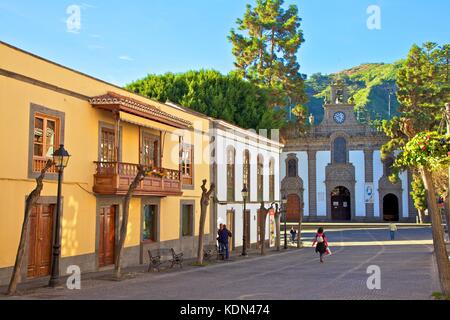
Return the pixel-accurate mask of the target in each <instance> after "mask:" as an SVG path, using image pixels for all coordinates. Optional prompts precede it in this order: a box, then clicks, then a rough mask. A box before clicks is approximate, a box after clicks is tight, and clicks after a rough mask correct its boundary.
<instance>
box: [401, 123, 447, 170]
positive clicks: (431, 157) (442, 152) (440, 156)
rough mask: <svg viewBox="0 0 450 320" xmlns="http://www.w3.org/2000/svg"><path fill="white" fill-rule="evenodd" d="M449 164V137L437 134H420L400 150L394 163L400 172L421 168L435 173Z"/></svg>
mask: <svg viewBox="0 0 450 320" xmlns="http://www.w3.org/2000/svg"><path fill="white" fill-rule="evenodd" d="M449 164H450V135H442V134H439V133H437V132H420V133H418V134H417V135H416V136H415V137H414V138H412V139H411V140H410V141H408V143H406V145H405V146H404V147H403V148H402V151H401V152H400V154H399V155H398V156H397V159H396V160H395V163H394V168H395V169H397V170H399V171H401V170H404V169H406V168H423V167H426V168H428V169H429V170H430V171H435V170H438V169H440V168H441V167H443V166H448V165H449Z"/></svg>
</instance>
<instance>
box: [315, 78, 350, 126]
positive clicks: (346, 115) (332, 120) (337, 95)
mask: <svg viewBox="0 0 450 320" xmlns="http://www.w3.org/2000/svg"><path fill="white" fill-rule="evenodd" d="M328 98H329V99H328ZM323 108H324V113H325V114H324V119H323V122H322V125H326V126H332V127H343V126H344V127H348V126H354V125H357V124H358V121H357V120H356V117H355V113H354V109H355V105H354V103H353V99H352V98H350V97H349V92H348V88H347V86H346V84H345V83H344V81H343V80H337V81H335V82H334V83H333V84H332V85H331V94H330V97H327V98H325V104H324V106H323Z"/></svg>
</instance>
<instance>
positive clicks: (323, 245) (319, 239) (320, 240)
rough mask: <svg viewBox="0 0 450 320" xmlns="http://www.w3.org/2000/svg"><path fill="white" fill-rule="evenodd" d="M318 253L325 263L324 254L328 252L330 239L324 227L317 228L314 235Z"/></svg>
mask: <svg viewBox="0 0 450 320" xmlns="http://www.w3.org/2000/svg"><path fill="white" fill-rule="evenodd" d="M316 243H317V246H316V253H319V254H320V262H321V263H323V255H324V254H325V253H326V252H327V247H328V241H327V237H326V236H325V233H324V232H323V228H319V230H317V234H316V236H315V237H314V241H313V245H312V246H313V247H314V246H315V245H316Z"/></svg>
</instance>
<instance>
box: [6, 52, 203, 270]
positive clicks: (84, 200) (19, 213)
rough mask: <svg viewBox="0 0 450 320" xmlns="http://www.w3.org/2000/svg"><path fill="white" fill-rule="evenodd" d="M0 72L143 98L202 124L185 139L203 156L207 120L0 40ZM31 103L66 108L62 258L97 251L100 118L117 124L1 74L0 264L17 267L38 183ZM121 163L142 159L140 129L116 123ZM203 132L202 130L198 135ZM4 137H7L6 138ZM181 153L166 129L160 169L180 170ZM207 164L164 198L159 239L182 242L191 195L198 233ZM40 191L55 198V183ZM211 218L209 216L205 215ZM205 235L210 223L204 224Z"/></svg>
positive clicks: (136, 210)
mask: <svg viewBox="0 0 450 320" xmlns="http://www.w3.org/2000/svg"><path fill="white" fill-rule="evenodd" d="M0 69H4V70H8V71H11V72H15V73H18V74H21V75H25V76H27V77H30V78H34V79H37V80H40V81H43V82H46V83H49V84H51V85H54V86H57V87H60V88H64V89H67V90H71V91H74V92H77V93H78V94H82V95H86V96H89V97H93V96H97V95H102V94H105V93H107V92H108V91H113V92H116V93H118V94H121V95H127V96H130V97H133V98H134V99H137V100H140V101H142V102H144V103H148V104H152V105H153V106H155V107H157V108H159V109H161V110H163V111H165V112H167V113H170V114H172V115H175V116H178V117H180V118H184V119H186V120H188V121H191V122H195V123H200V128H199V129H198V130H199V131H189V132H186V134H185V135H186V136H185V138H184V139H185V140H187V141H190V140H192V141H195V155H194V157H195V159H196V160H197V161H198V160H201V159H202V158H203V152H204V148H206V149H208V139H203V135H204V134H203V133H207V131H208V129H209V121H208V119H207V118H204V117H198V116H196V115H193V114H190V113H187V112H184V111H182V110H178V109H175V108H172V107H170V106H167V105H165V104H161V103H157V102H154V101H151V100H148V99H145V98H142V97H139V96H136V95H134V94H131V93H128V92H127V91H125V90H122V89H120V88H116V87H114V86H112V85H110V84H107V83H104V82H101V81H99V80H95V79H93V78H90V77H87V76H84V75H81V74H79V73H76V72H74V71H71V70H67V69H65V68H63V67H60V66H56V65H54V64H52V63H49V62H46V61H43V60H41V59H39V58H36V57H33V56H31V55H29V54H26V53H23V52H21V51H19V50H16V49H14V48H11V47H9V46H7V45H5V44H2V43H0ZM30 103H34V104H37V105H41V106H44V107H46V108H49V109H53V110H58V111H61V112H64V113H65V145H66V148H67V149H68V150H69V152H70V153H71V155H72V157H71V159H70V162H69V166H68V167H67V168H66V170H65V175H64V185H63V196H64V203H63V220H62V226H63V230H62V256H63V257H68V256H77V255H83V254H89V253H94V252H95V241H96V239H95V232H96V197H95V195H94V194H93V193H92V187H93V175H94V171H95V166H94V163H93V162H94V161H96V160H98V130H99V122H100V121H102V122H107V123H111V124H113V123H114V120H113V117H112V115H111V113H109V112H106V111H99V110H96V109H94V108H93V107H92V106H91V105H90V104H89V102H88V101H85V100H81V99H79V98H75V97H72V96H70V95H67V94H63V93H60V92H56V91H54V90H50V89H48V88H42V87H40V86H37V85H33V84H29V83H26V82H23V81H19V80H16V79H12V78H9V77H5V76H0V111H1V116H0V135H1V136H2V137H3V139H2V140H1V141H0V147H1V150H3V152H2V157H0V190H2V192H1V193H0V268H4V267H9V266H12V265H13V264H14V259H15V255H16V250H17V245H18V241H19V237H20V231H21V224H22V221H23V210H24V203H25V197H26V195H28V194H29V193H30V192H31V191H32V190H33V188H34V187H35V182H34V181H33V180H31V179H28V148H29V141H28V140H29V133H30V132H29V113H30ZM121 126H122V130H123V131H122V161H123V162H130V163H138V162H139V127H138V126H136V125H132V124H128V123H124V122H123V123H121ZM202 131H203V133H202ZM5 137H6V139H5ZM174 150H179V144H178V136H176V135H172V134H167V135H166V138H165V149H164V157H163V164H162V166H163V167H166V168H170V169H178V168H179V164H178V163H174V162H173V161H172V157H171V153H172V152H174ZM209 170H210V167H209V164H208V163H200V162H197V163H196V164H195V166H194V178H195V189H194V190H184V194H183V196H182V197H167V198H162V199H161V208H160V212H161V216H160V232H161V234H160V239H161V241H167V240H175V239H179V237H180V235H179V230H180V200H195V202H196V205H195V211H196V212H195V213H196V219H195V226H196V234H198V221H199V220H198V219H199V216H200V204H199V199H200V195H201V189H200V186H201V183H202V180H203V179H207V180H208V181H209V180H210V176H209V172H210V171H209ZM42 196H56V182H54V181H46V182H45V185H44V190H43V192H42ZM207 219H209V217H208V218H207ZM140 223H141V200H140V198H138V197H137V198H134V199H133V201H132V203H131V206H130V218H129V227H128V236H127V240H126V246H127V247H130V246H136V245H139V243H140V231H141V225H140ZM205 231H206V233H208V232H209V223H206V230H205Z"/></svg>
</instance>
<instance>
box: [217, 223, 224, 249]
mask: <svg viewBox="0 0 450 320" xmlns="http://www.w3.org/2000/svg"><path fill="white" fill-rule="evenodd" d="M222 230H223V223H221V224H220V225H219V230H217V242H218V243H219V255H221V256H222V257H223V245H222V240H221V238H220V234H221V233H222Z"/></svg>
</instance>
